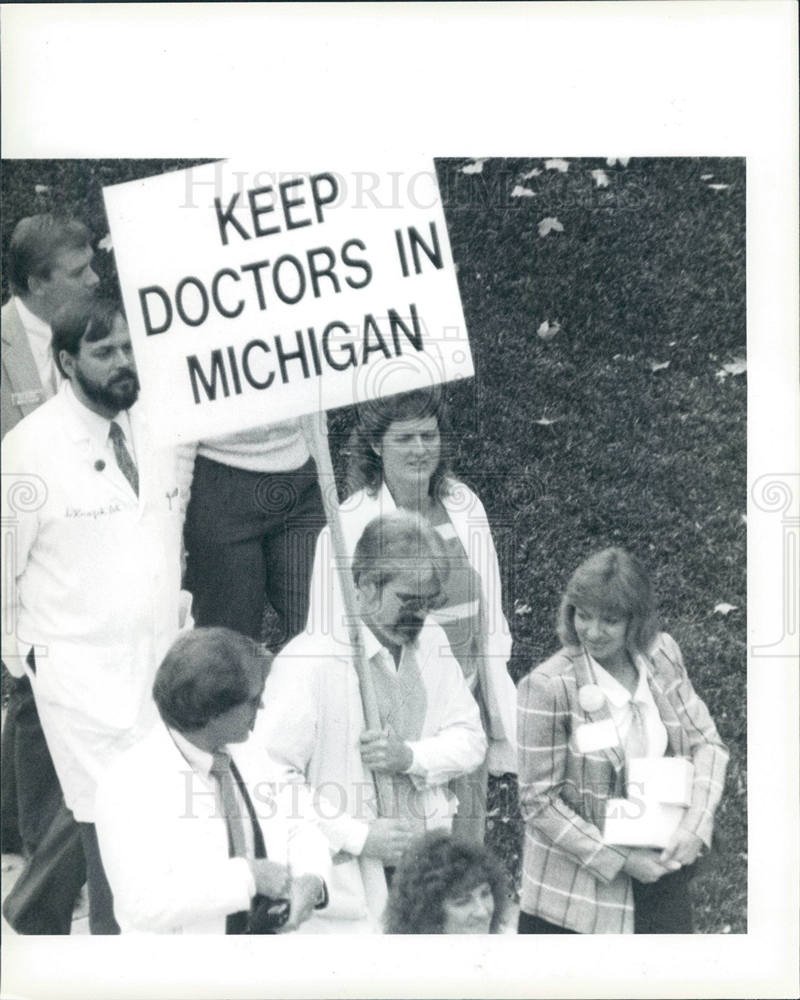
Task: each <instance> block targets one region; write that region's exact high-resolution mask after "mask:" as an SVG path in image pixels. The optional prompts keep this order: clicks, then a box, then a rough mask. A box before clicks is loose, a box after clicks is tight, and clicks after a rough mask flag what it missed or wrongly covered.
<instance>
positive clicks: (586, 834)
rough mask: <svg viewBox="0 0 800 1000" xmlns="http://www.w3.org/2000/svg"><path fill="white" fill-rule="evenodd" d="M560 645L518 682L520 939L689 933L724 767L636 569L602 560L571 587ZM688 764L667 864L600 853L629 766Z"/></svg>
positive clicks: (663, 856)
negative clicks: (695, 875) (666, 759)
mask: <svg viewBox="0 0 800 1000" xmlns="http://www.w3.org/2000/svg"><path fill="white" fill-rule="evenodd" d="M558 631H559V636H560V638H561V640H562V642H563V643H564V648H563V649H561V650H560V651H559V652H558V653H556V655H555V656H552V657H551V658H550V659H549V660H547V661H546V662H545V663H542V664H540V665H539V666H538V667H537V668H536V669H535V670H533V671H532V672H531V673H530V674H528V676H527V677H525V679H524V680H523V681H522V682H521V684H520V687H519V693H518V703H519V727H518V736H519V793H520V807H521V811H522V816H523V818H524V820H525V849H524V863H523V884H522V897H521V906H520V920H519V931H520V933H529V934H531V933H534V934H535V933H540V934H542V933H544V934H547V933H579V934H620V933H633V932H635V933H690V932H691V929H692V925H691V909H690V905H689V895H688V878H689V875H690V872H689V869H690V866H691V865H692V864H693V862H694V861H695V859H696V858H697V857H698V855H700V854H701V853H702V852H703V851H704V850H705V849H707V848H708V847H710V845H711V835H712V829H713V822H714V810H715V808H716V806H717V804H718V802H719V799H720V796H721V794H722V786H723V782H724V778H725V768H726V764H727V759H728V754H727V751H726V749H725V747H724V745H723V743H722V741H721V740H720V737H719V734H718V733H717V730H716V727H715V726H714V723H713V721H712V719H711V716H710V715H709V713H708V709H707V708H706V706H705V704H704V703H703V702H702V701H701V699H700V698H698V696H697V694H696V693H695V691H694V688H693V687H692V684H691V681H690V680H689V678H688V676H687V673H686V669H685V668H684V665H683V660H682V658H681V652H680V649H679V648H678V645H677V643H676V642H675V641H674V639H672V638H671V636H669V635H667V634H666V633H663V632H661V633H659V632H658V631H657V629H656V625H655V617H654V600H653V596H652V590H651V587H650V582H649V579H648V577H647V575H646V573H645V571H644V569H643V568H642V566H641V565H640V564H639V563H638V561H637V560H635V559H634V558H633V557H632V556H630V555H629V554H628V553H627V552H625V551H623V550H622V549H613V548H612V549H605V550H603V551H602V552H598V553H596V554H595V555H593V556H591V557H590V558H589V559H587V560H586V562H584V563H583V564H582V565H581V566H580V567H579V568H578V569H577V570H576V571H575V573H574V574H573V576H572V578H571V580H570V582H569V584H568V586H567V590H566V594H565V595H564V597H563V599H562V602H561V608H560V611H559V617H558ZM665 755H666V756H676V757H684V758H686V759H688V760H690V761H691V762H692V763H693V765H694V778H693V784H692V794H691V804H690V806H689V807H688V809H687V810H686V812H685V814H684V816H683V818H682V820H681V823H680V825H679V827H678V829H677V830H676V832H675V833H674V834H673V836H672V839H671V841H670V843H669V844H668V845H667V847H666V848H664V850H663V851H662V850H653V849H649V848H630V847H619V846H614V845H610V844H606V843H605V842H604V840H603V833H602V831H603V825H604V821H605V806H606V800H607V799H610V798H624V797H625V765H626V760H627V759H630V758H632V757H661V756H665Z"/></svg>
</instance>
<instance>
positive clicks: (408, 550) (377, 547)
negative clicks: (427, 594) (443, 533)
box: [353, 510, 449, 589]
mask: <svg viewBox="0 0 800 1000" xmlns="http://www.w3.org/2000/svg"><path fill="white" fill-rule="evenodd" d="M425 563H427V564H428V566H429V567H430V571H431V573H432V574H433V577H434V579H435V581H436V583H437V584H438V585H439V587H441V586H442V585H443V584H444V582H445V580H446V579H447V576H448V574H449V565H448V561H447V551H446V549H445V547H444V543H443V542H442V540H441V538H440V537H439V534H438V532H437V531H435V530H434V529H433V528H431V526H430V525H429V524H428V522H427V521H426V520H425V519H424V518H423V517H421V516H420V515H419V514H412V513H411V512H410V511H406V510H396V511H392V513H391V514H382V515H380V516H378V517H374V518H373V519H372V520H371V521H370V522H369V524H368V525H367V526H366V528H364V530H363V532H362V533H361V537H360V538H359V540H358V541H357V542H356V548H355V552H354V553H353V579H354V580H355V583H356V586H358V585H359V584H360V582H361V580H362V577H366V578H367V579H368V580H369V581H370V582H372V583H374V584H375V586H377V587H378V588H379V589H380V588H382V587H383V586H384V585H385V584H386V583H388V582H389V580H391V579H393V578H394V577H395V576H398V575H399V574H400V573H404V572H405V571H406V570H409V569H421V568H422V567H423V564H425Z"/></svg>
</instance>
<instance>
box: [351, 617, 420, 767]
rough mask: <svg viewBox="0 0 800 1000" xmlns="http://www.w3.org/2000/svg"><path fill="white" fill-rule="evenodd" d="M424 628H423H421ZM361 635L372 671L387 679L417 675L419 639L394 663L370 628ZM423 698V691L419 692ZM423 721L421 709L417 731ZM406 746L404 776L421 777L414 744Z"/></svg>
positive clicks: (407, 645)
mask: <svg viewBox="0 0 800 1000" xmlns="http://www.w3.org/2000/svg"><path fill="white" fill-rule="evenodd" d="M423 628H424V626H423ZM361 631H362V635H363V636H364V655H365V656H366V658H367V661H368V662H369V664H370V666H371V667H372V669H373V670H376V671H380V672H381V673H383V674H384V675H386V677H387V678H395V677H397V676H399V675H400V674H404V673H413V674H417V675H418V674H419V664H418V663H417V652H418V650H419V639H416V640H415V641H414V642H411V643H407V644H406V645H403V646H401V647H400V660H399V661H398V662H397V663H395V660H394V656H393V655H392V653H391V650H389V649H387V647H386V646H384V645H382V644H381V642H380V640H379V639H378V637H377V636H376V635H375V633H374V632H373V631H372V629H371V628H368V627H366V626H365V627H364V628H362V630H361ZM421 693H422V695H423V697H424V690H423V691H422V692H421ZM424 719H425V711H424V707H423V711H422V717H421V718H420V719H419V729H420V731H421V730H422V724H423V722H424ZM406 742H407V745H408V746H409V748H410V750H411V757H412V759H411V764H410V766H409V767H408V768H407V769H406V771H405V773H406V774H416V775H419V776H422V775H424V774H425V768H424V767H423V765H422V763H421V762H420V760H419V758H418V754H415V753H414V743H413V742H412V741H410V740H406Z"/></svg>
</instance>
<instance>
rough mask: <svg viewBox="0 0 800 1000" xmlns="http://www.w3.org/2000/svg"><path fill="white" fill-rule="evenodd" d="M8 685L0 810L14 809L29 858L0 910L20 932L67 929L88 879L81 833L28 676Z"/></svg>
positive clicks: (58, 931)
mask: <svg viewBox="0 0 800 1000" xmlns="http://www.w3.org/2000/svg"><path fill="white" fill-rule="evenodd" d="M10 688H11V690H10V692H9V700H8V707H7V714H6V724H5V728H4V731H3V775H4V787H3V810H4V812H5V810H6V808H8V807H9V806H10V808H11V810H12V812H14V813H16V817H17V826H18V830H19V836H20V840H21V842H22V848H23V850H24V853H25V854H26V856H27V858H28V861H27V864H26V866H25V870H24V871H23V873H22V875H21V876H20V877H19V879H18V880H17V882H16V884H15V886H14V888H13V889H12V890H11V892H10V893H9V895H8V897H7V898H6V900H5V903H4V904H3V913H4V915H5V917H6V920H8V922H9V923H10V924H11V926H12V927H13V928H14V929H15V930H16V931H17V933H18V934H69V932H70V928H71V925H72V911H73V908H74V905H75V900H76V898H77V895H78V893H79V892H80V888H81V886H82V885H83V883H84V881H85V879H86V866H85V863H84V854H83V848H82V846H81V840H80V834H79V832H78V826H77V824H76V822H75V820H74V818H73V816H72V813H71V812H70V811H69V809H68V808H67V807H66V805H65V803H64V798H63V796H62V794H61V786H60V785H59V782H58V777H57V776H56V772H55V768H54V766H53V761H52V758H51V756H50V751H49V750H48V747H47V742H46V741H45V738H44V733H43V732H42V727H41V723H40V721H39V714H38V712H37V710H36V703H35V702H34V698H33V691H32V690H31V685H30V681H29V680H28V679H27V678H26V677H23V678H20V679H16V678H12V679H11V684H10ZM9 773H10V775H11V776H13V777H12V778H9ZM12 796H13V798H12Z"/></svg>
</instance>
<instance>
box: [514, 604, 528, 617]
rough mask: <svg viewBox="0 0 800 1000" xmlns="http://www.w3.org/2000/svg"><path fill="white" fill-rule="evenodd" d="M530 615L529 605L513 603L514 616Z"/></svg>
mask: <svg viewBox="0 0 800 1000" xmlns="http://www.w3.org/2000/svg"><path fill="white" fill-rule="evenodd" d="M530 613H531V606H530V604H522V603H520V602H519V601H515V602H514V614H517V615H529V614H530Z"/></svg>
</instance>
